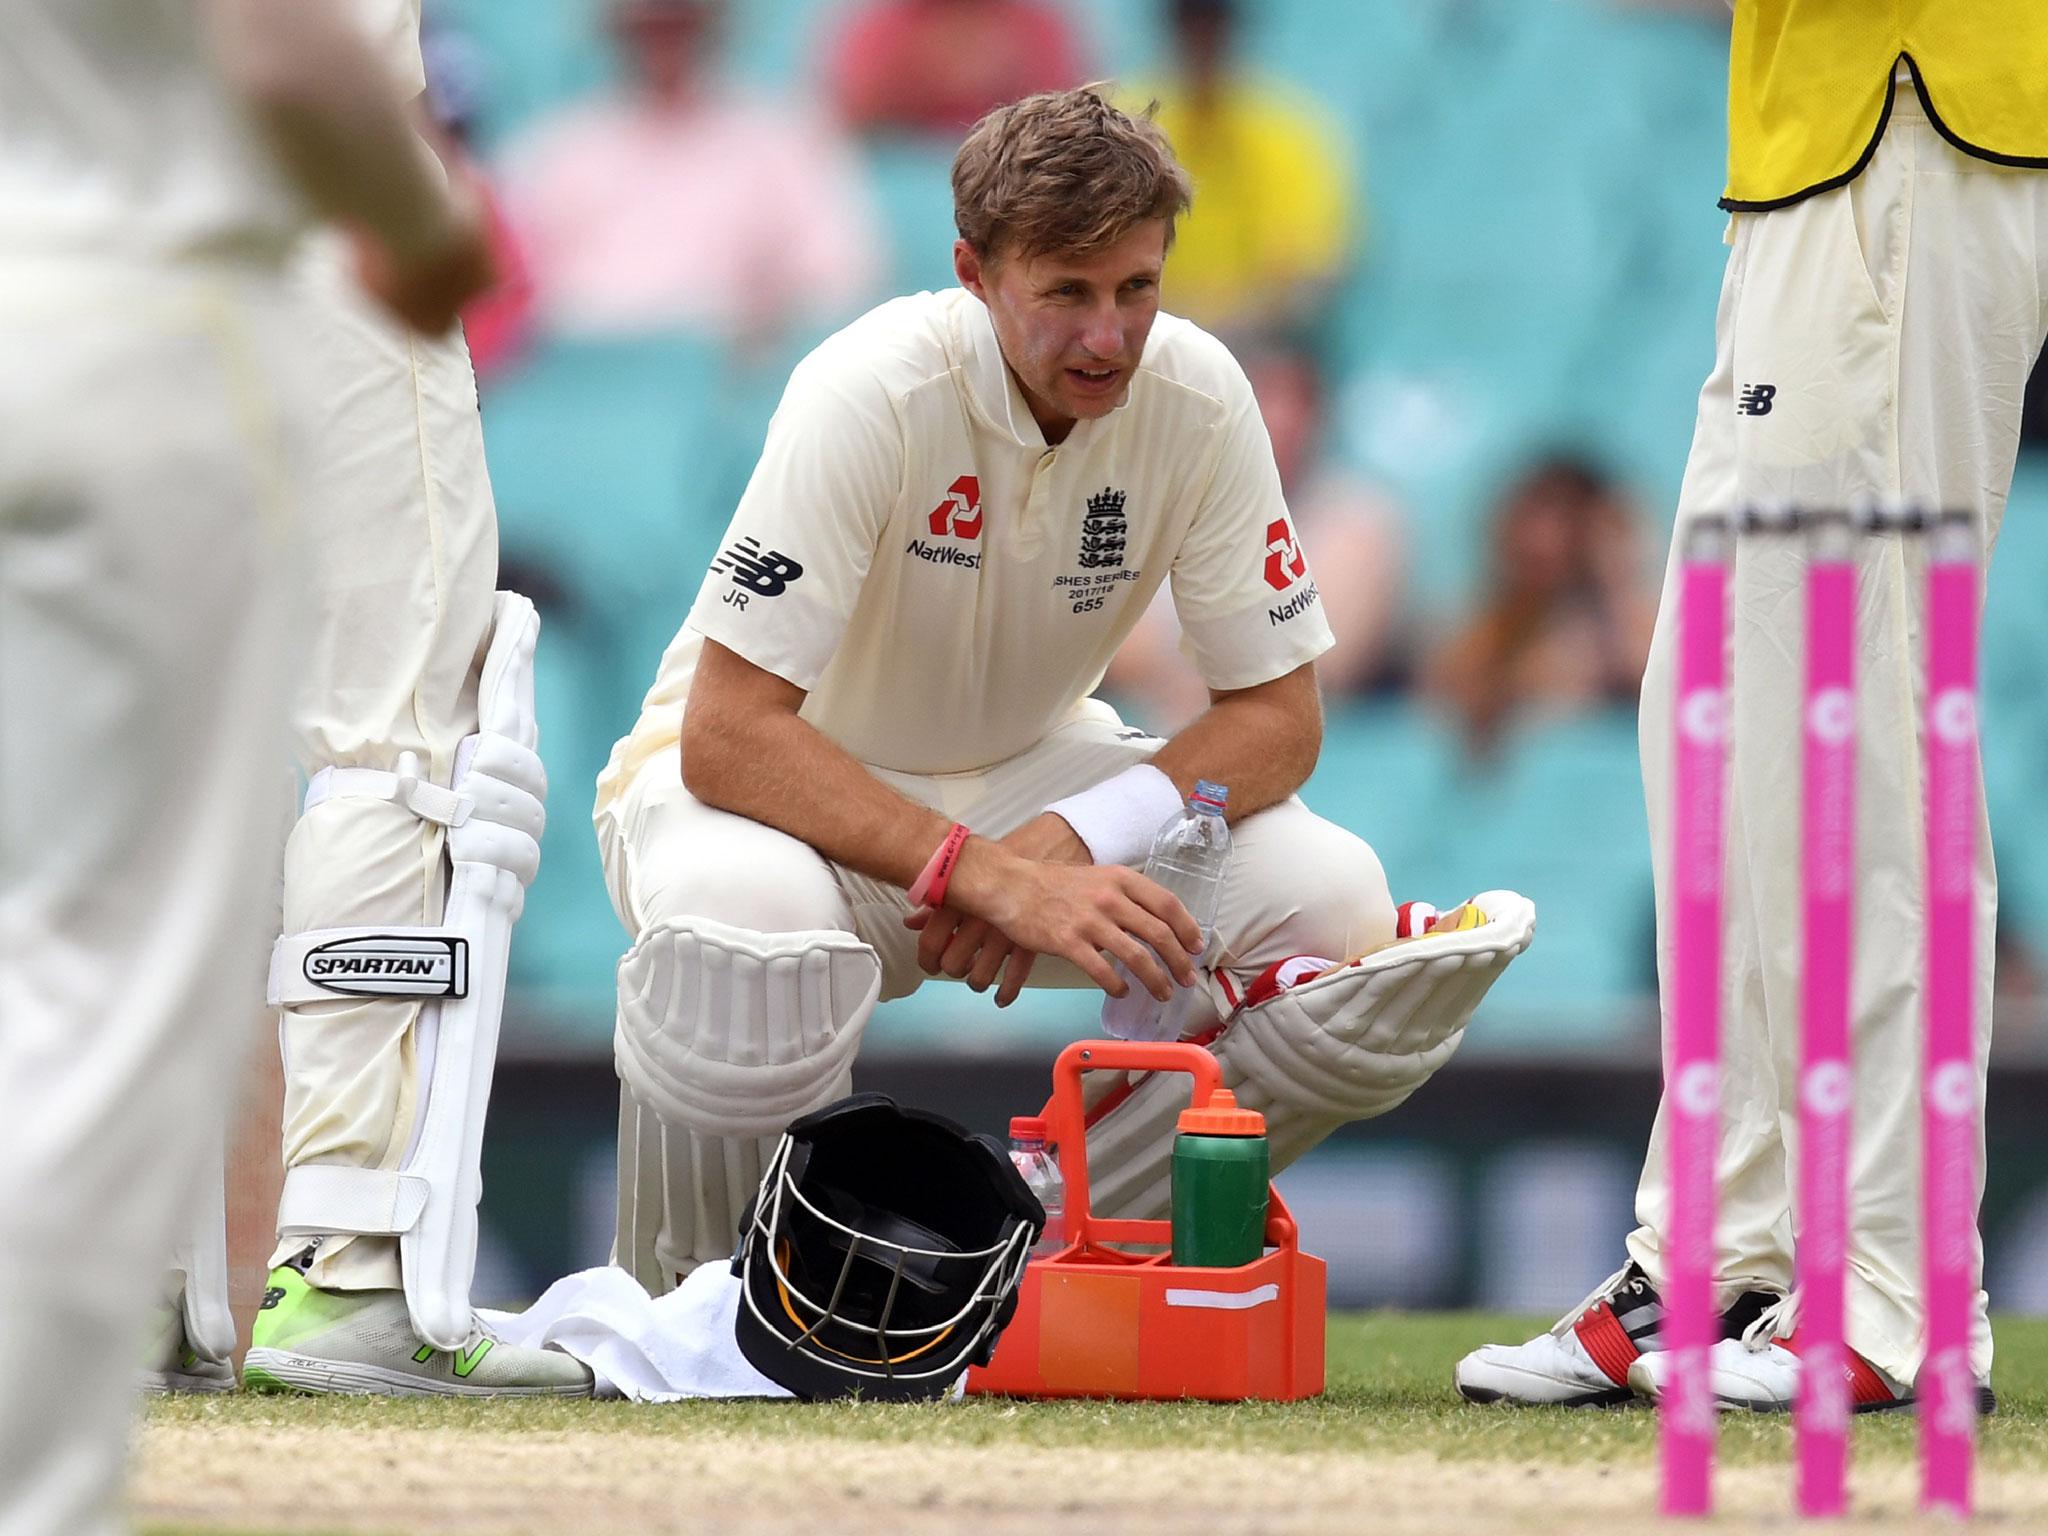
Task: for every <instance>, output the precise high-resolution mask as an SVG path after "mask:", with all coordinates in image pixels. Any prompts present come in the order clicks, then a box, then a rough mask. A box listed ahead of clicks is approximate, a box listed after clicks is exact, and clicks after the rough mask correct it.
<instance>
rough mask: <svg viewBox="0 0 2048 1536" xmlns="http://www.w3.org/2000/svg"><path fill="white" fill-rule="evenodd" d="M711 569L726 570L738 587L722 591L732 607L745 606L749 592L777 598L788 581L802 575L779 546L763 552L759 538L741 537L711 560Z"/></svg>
mask: <svg viewBox="0 0 2048 1536" xmlns="http://www.w3.org/2000/svg"><path fill="white" fill-rule="evenodd" d="M711 569H712V570H714V571H729V572H730V573H731V574H732V584H733V585H734V586H735V587H737V588H738V589H739V590H738V591H736V592H728V593H726V594H725V600H726V601H727V602H728V603H731V604H732V605H733V606H734V607H735V608H744V607H746V606H747V596H748V594H749V593H751V594H753V595H754V596H755V597H780V596H781V595H782V594H783V593H784V592H785V591H787V590H788V588H789V584H790V583H791V582H792V581H795V580H796V579H797V577H799V576H801V575H803V573H804V568H803V567H802V566H801V565H798V564H797V563H796V561H794V560H792V559H790V558H789V556H787V555H785V554H784V553H782V551H781V550H779V549H770V550H766V551H764V550H763V549H762V548H761V541H760V540H759V539H754V538H743V539H741V540H739V541H738V542H737V543H735V544H733V545H732V546H731V547H730V548H729V549H727V550H726V552H725V553H724V554H722V555H720V556H719V557H718V558H717V559H716V560H714V561H712V562H711Z"/></svg>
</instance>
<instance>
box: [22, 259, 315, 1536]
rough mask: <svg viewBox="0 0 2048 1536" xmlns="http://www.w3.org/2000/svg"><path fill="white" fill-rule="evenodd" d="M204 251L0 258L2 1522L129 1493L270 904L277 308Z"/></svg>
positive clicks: (57, 1514) (39, 1524) (74, 1529)
mask: <svg viewBox="0 0 2048 1536" xmlns="http://www.w3.org/2000/svg"><path fill="white" fill-rule="evenodd" d="M248 286H249V280H247V279H245V278H242V277H238V276H234V277H231V276H227V275H222V276H219V277H214V276H210V275H208V274H207V273H206V272H205V271H204V270H203V269H193V270H188V271H185V272H180V273H177V274H161V275H152V274H148V273H144V272H136V273H134V274H131V275H127V276H123V277H121V278H113V277H108V278H106V279H104V280H101V279H93V278H85V277H76V276H61V277H54V278H53V277H49V276H44V275H38V274H37V273H35V272H32V271H27V272H25V271H24V270H22V269H20V268H17V267H15V266H14V265H13V264H11V263H10V264H9V266H8V270H7V271H6V272H5V273H4V274H0V722H5V724H4V725H0V1296H5V1298H6V1305H5V1306H0V1357H4V1358H5V1359H6V1360H7V1362H8V1368H7V1370H6V1372H5V1373H4V1374H0V1531H5V1532H7V1533H8V1536H43V1533H50V1536H58V1533H61V1536H98V1533H102V1532H107V1533H111V1532H113V1531H115V1530H116V1529H119V1528H120V1527H121V1526H122V1525H123V1521H122V1519H121V1516H120V1485H121V1470H122V1459H123V1455H124V1451H125V1447H126V1429H127V1423H128V1418H129V1414H130V1411H131V1405H132V1402H133V1399H134V1392H135V1378H136V1372H137V1367H138V1366H139V1364H140V1363H141V1360H142V1353H141V1351H142V1345H143V1336H144V1332H145V1329H146V1320H147V1317H148V1313H149V1309H150V1307H151V1304H152V1303H153V1302H154V1301H155V1300H156V1299H157V1296H158V1293H159V1287H160V1285H161V1281H162V1275H163V1270H164V1266H165V1263H166V1261H167V1260H168V1258H169V1255H170V1247H171V1238H172V1232H173V1228H174V1226H175V1224H176V1222H177V1218H178V1216H179V1213H180V1210H181V1203H182V1201H183V1199H184V1197H185V1196H186V1195H187V1194H188V1192H189V1191H190V1190H191V1188H192V1187H193V1185H194V1183H195V1179H196V1176H197V1174H198V1171H199V1166H200V1159H201V1157H202V1156H203V1155H204V1154H205V1153H207V1152H208V1151H215V1152H217V1150H218V1146H219V1140H218V1138H219V1128H220V1124H221V1121H222V1118H223V1116H224V1115H225V1113H226V1110H227V1106H228V1103H229V1100H230V1099H231V1097H232V1095H233V1090H234V1086H235V1085H236V1084H237V1083H238V1082H240V1080H241V1072H240V1060H239V1052H240V1050H241V1049H242V1048H243V1047H244V1046H245V1045H246V1043H247V1034H246V1029H247V1022H248V1019H249V995H250V991H251V987H252V985H253V984H254V981H255V978H256V977H257V976H258V975H259V974H260V970H261V955H262V949H263V945H264V943H265V942H266V936H267V928H268V924H269V921H270V917H271V911H270V908H271V893H272V891H273V889H274V880H275V860H276V828H277V827H278V826H279V825H280V824H281V817H282V814H283V809H284V806H283V801H284V799H285V797H286V795H287V794H288V792H289V781H288V779H287V778H286V776H285V775H283V774H281V773H279V772H278V771H277V765H278V763H279V762H280V761H281V759H282V754H283V748H284V740H285V736H284V707H285V696H286V681H287V679H286V677H285V671H286V669H287V667H288V665H289V662H290V659H291V656H290V652H291V646H290V644H289V643H288V625H287V615H289V614H290V613H291V612H292V610H293V608H294V606H295V605H294V604H293V603H292V602H291V600H290V596H289V593H288V592H287V591H286V590H285V586H286V582H287V579H288V572H287V569H286V566H287V563H288V557H287V547H288V531H289V528H290V525H291V524H292V523H293V522H294V521H295V514H296V509H295V508H293V507H291V506H289V505H288V498H289V496H290V494H291V492H292V489H293V480H294V478H295V476H294V472H293V471H294V466H293V465H292V464H291V463H290V462H289V459H288V457H287V455H286V453H285V451H284V446H283V440H282V437H281V431H282V429H283V428H284V427H286V426H289V427H291V428H293V429H296V428H299V427H302V426H303V424H304V423H303V421H302V419H300V418H299V417H298V415H297V414H296V400H295V399H294V400H293V402H292V403H290V404H286V403H285V399H286V391H287V388H288V380H289V375H287V374H285V373H282V372H281V371H280V370H279V369H278V368H277V367H275V366H274V365H273V363H272V362H271V361H270V360H269V353H270V351H271V350H272V349H274V347H275V346H276V344H277V342H278V340H279V326H280V322H279V318H278V317H277V316H276V314H275V313H274V308H273V303H272V301H271V300H270V299H268V298H265V297H264V296H263V295H262V294H257V293H251V294H245V293H244V290H245V289H246V288H247V287H248Z"/></svg>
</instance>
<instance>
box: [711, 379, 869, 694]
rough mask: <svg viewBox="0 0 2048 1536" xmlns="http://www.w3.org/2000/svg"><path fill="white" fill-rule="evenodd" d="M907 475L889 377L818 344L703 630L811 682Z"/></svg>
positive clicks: (758, 480)
mask: <svg viewBox="0 0 2048 1536" xmlns="http://www.w3.org/2000/svg"><path fill="white" fill-rule="evenodd" d="M902 479H903V435H902V432H901V430H900V428H899V427H898V425H897V418H896V413H895V411H894V409H893V408H892V407H891V405H890V403H889V399H888V396H887V394H886V392H885V391H884V389H883V388H882V386H881V384H880V382H879V381H877V380H874V379H872V378H866V377H851V378H849V377H845V376H843V375H835V374H834V372H833V370H832V369H831V368H829V367H827V366H824V365H823V363H822V361H821V359H820V357H819V355H818V354H813V355H812V356H811V357H810V358H807V359H806V360H805V361H804V362H803V363H802V364H800V365H799V366H798V368H797V370H796V372H795V373H794V374H793V375H792V376H791V378H790V382H789V386H788V388H787V389H786V390H785V391H784V392H783V396H782V403H781V404H780V405H779V406H777V407H776V410H775V416H774V419H773V420H772V421H771V422H770V423H769V425H768V439H767V442H766V443H765V444H764V445H763V447H762V449H761V460H760V463H759V464H757V465H756V466H755V468H754V474H753V478H752V479H750V480H749V481H748V482H747V489H746V492H745V494H744V495H742V496H741V497H740V504H739V507H738V509H737V510H736V511H735V512H734V513H733V518H732V524H731V526H730V527H728V528H727V530H726V535H725V540H724V542H723V544H722V545H721V546H720V549H719V553H718V557H717V558H716V559H715V560H713V561H712V562H711V569H710V571H709V572H707V573H706V575H705V577H704V585H703V586H702V587H701V588H700V589H699V590H698V593H697V601H696V603H695V604H694V605H693V606H692V607H691V609H690V618H689V624H690V627H691V628H692V629H695V630H697V631H698V632H699V633H701V634H703V635H706V636H708V637H709V638H711V639H713V640H716V641H717V642H718V643H719V644H720V645H723V646H725V647H726V648H727V649H729V650H732V651H734V652H737V653H738V654H739V655H741V656H744V657H745V658H746V659H747V660H748V661H751V662H752V663H753V664H754V665H755V666H757V667H762V668H765V669H766V670H767V671H770V672H773V673H774V674H775V675H776V676H777V677H780V678H783V679H784V680H786V681H788V682H791V683H794V684H795V685H796V686H797V687H799V688H802V689H804V690H805V691H807V692H808V691H809V690H810V689H812V688H815V687H816V686H817V683H818V678H819V677H820V675H822V674H823V672H824V670H825V664H826V663H827V662H828V661H830V660H831V658H832V654H833V652H834V651H836V650H837V649H838V647H839V641H840V638H841V636H842V635H843V634H844V633H845V630H846V624H847V620H848V619H849V618H850V617H851V616H852V614H853V609H854V604H855V602H856V601H857V599H858V598H859V596H860V589H861V585H862V583H863V582H864V581H866V579H867V574H868V567H869V566H870V565H871V564H872V563H873V561H874V556H875V546H876V544H877V543H878V542H879V540H880V539H881V536H882V529H883V527H884V526H885V525H886V524H887V522H888V519H889V513H890V510H891V508H892V507H893V506H894V504H895V501H896V497H897V493H898V490H899V488H900V486H901V484H902Z"/></svg>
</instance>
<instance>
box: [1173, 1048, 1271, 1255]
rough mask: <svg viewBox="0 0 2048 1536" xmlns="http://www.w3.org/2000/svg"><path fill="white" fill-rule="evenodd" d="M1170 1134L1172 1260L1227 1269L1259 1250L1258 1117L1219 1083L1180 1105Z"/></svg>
mask: <svg viewBox="0 0 2048 1536" xmlns="http://www.w3.org/2000/svg"><path fill="white" fill-rule="evenodd" d="M1178 1129H1179V1132H1180V1134H1179V1135H1177V1136H1175V1137H1174V1138H1173V1262H1174V1263H1176V1264H1183V1265H1198V1266H1201V1267H1204V1268H1215V1269H1229V1268H1235V1267H1236V1266H1237V1265H1240V1264H1249V1263H1251V1262H1252V1260H1254V1259H1256V1258H1258V1257H1259V1256H1260V1255H1261V1254H1263V1253H1264V1252H1265V1251H1266V1198H1267V1192H1268V1185H1267V1178H1268V1172H1267V1155H1266V1117H1265V1116H1264V1115H1262V1114H1260V1113H1259V1112H1258V1111H1257V1110H1255V1109H1239V1108H1238V1107H1237V1096H1236V1095H1235V1094H1233V1093H1231V1091H1230V1090H1229V1089H1227V1088H1221V1089H1218V1090H1217V1091H1216V1092H1215V1093H1214V1094H1212V1095H1210V1098H1209V1102H1208V1103H1207V1104H1205V1105H1203V1106H1202V1107H1201V1108H1200V1109H1185V1110H1182V1111H1181V1116H1180V1125H1179V1127H1178Z"/></svg>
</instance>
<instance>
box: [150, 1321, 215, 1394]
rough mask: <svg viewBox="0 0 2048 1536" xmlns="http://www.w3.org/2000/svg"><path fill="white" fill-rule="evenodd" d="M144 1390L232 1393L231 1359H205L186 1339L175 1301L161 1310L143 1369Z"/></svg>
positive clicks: (183, 1325) (183, 1322) (183, 1323)
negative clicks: (154, 1336)
mask: <svg viewBox="0 0 2048 1536" xmlns="http://www.w3.org/2000/svg"><path fill="white" fill-rule="evenodd" d="M142 1390H143V1391H145V1392H159V1393H161V1392H232V1391H234V1390H235V1367H234V1362H233V1361H231V1360H208V1359H205V1358H203V1357H202V1356H201V1355H200V1353H199V1352H198V1351H197V1350H196V1349H194V1348H193V1347H192V1345H191V1344H190V1342H188V1341H187V1339H186V1338H185V1317H184V1310H183V1308H182V1307H180V1306H179V1305H178V1303H177V1302H176V1301H172V1302H171V1303H170V1304H168V1305H167V1306H165V1307H164V1308H163V1309H162V1314H161V1317H160V1319H159V1325H158V1328H157V1332H156V1338H155V1342H154V1344H153V1346H152V1348H151V1349H150V1353H149V1359H148V1361H147V1363H145V1364H144V1366H143V1368H142Z"/></svg>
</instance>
